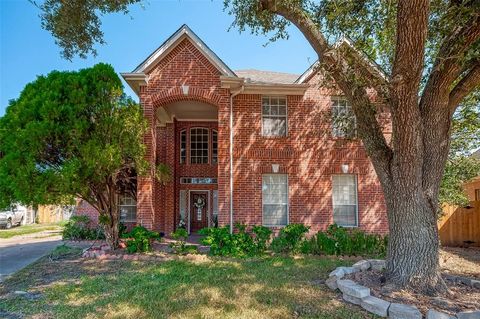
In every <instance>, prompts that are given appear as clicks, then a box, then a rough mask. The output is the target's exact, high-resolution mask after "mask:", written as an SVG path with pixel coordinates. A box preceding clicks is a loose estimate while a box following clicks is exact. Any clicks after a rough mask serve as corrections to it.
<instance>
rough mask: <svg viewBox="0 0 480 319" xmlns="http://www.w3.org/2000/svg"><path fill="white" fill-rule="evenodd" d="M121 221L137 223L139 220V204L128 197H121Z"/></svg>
mask: <svg viewBox="0 0 480 319" xmlns="http://www.w3.org/2000/svg"><path fill="white" fill-rule="evenodd" d="M119 206H120V207H119V209H120V221H121V222H135V221H136V220H137V202H136V201H135V199H134V198H133V197H131V196H128V195H122V196H120V205H119Z"/></svg>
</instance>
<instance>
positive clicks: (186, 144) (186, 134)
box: [179, 129, 189, 165]
mask: <svg viewBox="0 0 480 319" xmlns="http://www.w3.org/2000/svg"><path fill="white" fill-rule="evenodd" d="M182 133H185V162H183V163H182ZM179 140H180V150H179V153H180V154H179V155H180V157H179V163H180V164H182V165H184V164H188V160H189V158H188V153H189V152H188V149H189V148H188V140H189V139H188V130H187V129H182V130H180V137H179Z"/></svg>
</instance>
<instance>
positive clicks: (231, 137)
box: [230, 84, 245, 234]
mask: <svg viewBox="0 0 480 319" xmlns="http://www.w3.org/2000/svg"><path fill="white" fill-rule="evenodd" d="M244 89H245V86H244V85H243V84H242V86H241V87H240V88H239V89H238V90H236V91H234V92H233V93H231V94H230V234H233V98H234V97H235V96H237V95H238V94H240V93H242V92H243V90H244Z"/></svg>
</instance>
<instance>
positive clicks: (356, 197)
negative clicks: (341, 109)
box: [331, 174, 360, 228]
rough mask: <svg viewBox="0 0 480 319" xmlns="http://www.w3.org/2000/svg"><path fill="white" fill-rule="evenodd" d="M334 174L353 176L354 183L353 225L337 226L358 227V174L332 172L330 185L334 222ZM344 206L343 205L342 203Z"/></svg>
mask: <svg viewBox="0 0 480 319" xmlns="http://www.w3.org/2000/svg"><path fill="white" fill-rule="evenodd" d="M335 176H353V177H354V183H355V225H340V224H337V225H338V226H341V227H344V228H358V227H360V220H359V207H358V176H357V174H332V179H331V185H332V221H333V222H334V223H335V218H334V215H335V202H334V200H333V180H334V177H335ZM344 206H345V205H344Z"/></svg>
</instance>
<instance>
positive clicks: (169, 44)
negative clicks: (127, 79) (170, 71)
mask: <svg viewBox="0 0 480 319" xmlns="http://www.w3.org/2000/svg"><path fill="white" fill-rule="evenodd" d="M185 38H188V39H189V40H190V41H191V42H192V44H193V45H194V46H195V47H196V48H197V49H198V50H199V51H200V52H202V53H203V55H205V57H206V58H207V59H208V60H209V61H210V63H212V64H213V65H214V66H215V67H216V68H217V69H218V70H219V71H220V72H221V73H222V75H225V76H235V73H234V72H233V71H232V70H231V69H230V68H229V67H228V66H227V65H226V64H225V63H224V62H223V61H222V60H221V59H220V58H219V57H218V56H217V55H216V54H215V52H213V51H212V50H210V48H209V47H208V46H207V45H206V44H205V43H204V42H203V41H202V40H201V39H200V38H199V37H198V36H197V35H196V34H195V32H193V31H192V29H190V28H189V27H188V25H186V24H184V25H182V26H181V27H180V28H179V29H178V30H177V31H175V33H174V34H172V35H171V36H170V37H169V38H168V39H167V40H166V41H165V42H163V43H162V45H160V47H158V49H156V50H155V51H154V52H153V53H152V54H150V56H149V57H148V58H146V59H145V61H143V62H142V63H140V65H139V66H137V67H136V68H135V70H133V72H132V73H146V72H148V71H150V70H151V69H152V68H153V67H154V66H155V65H156V64H157V63H158V61H160V60H161V59H162V58H163V57H165V56H166V55H167V54H168V53H169V52H170V51H171V50H172V49H174V48H175V47H176V46H177V45H178V44H179V43H180V42H181V41H182V40H183V39H185Z"/></svg>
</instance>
